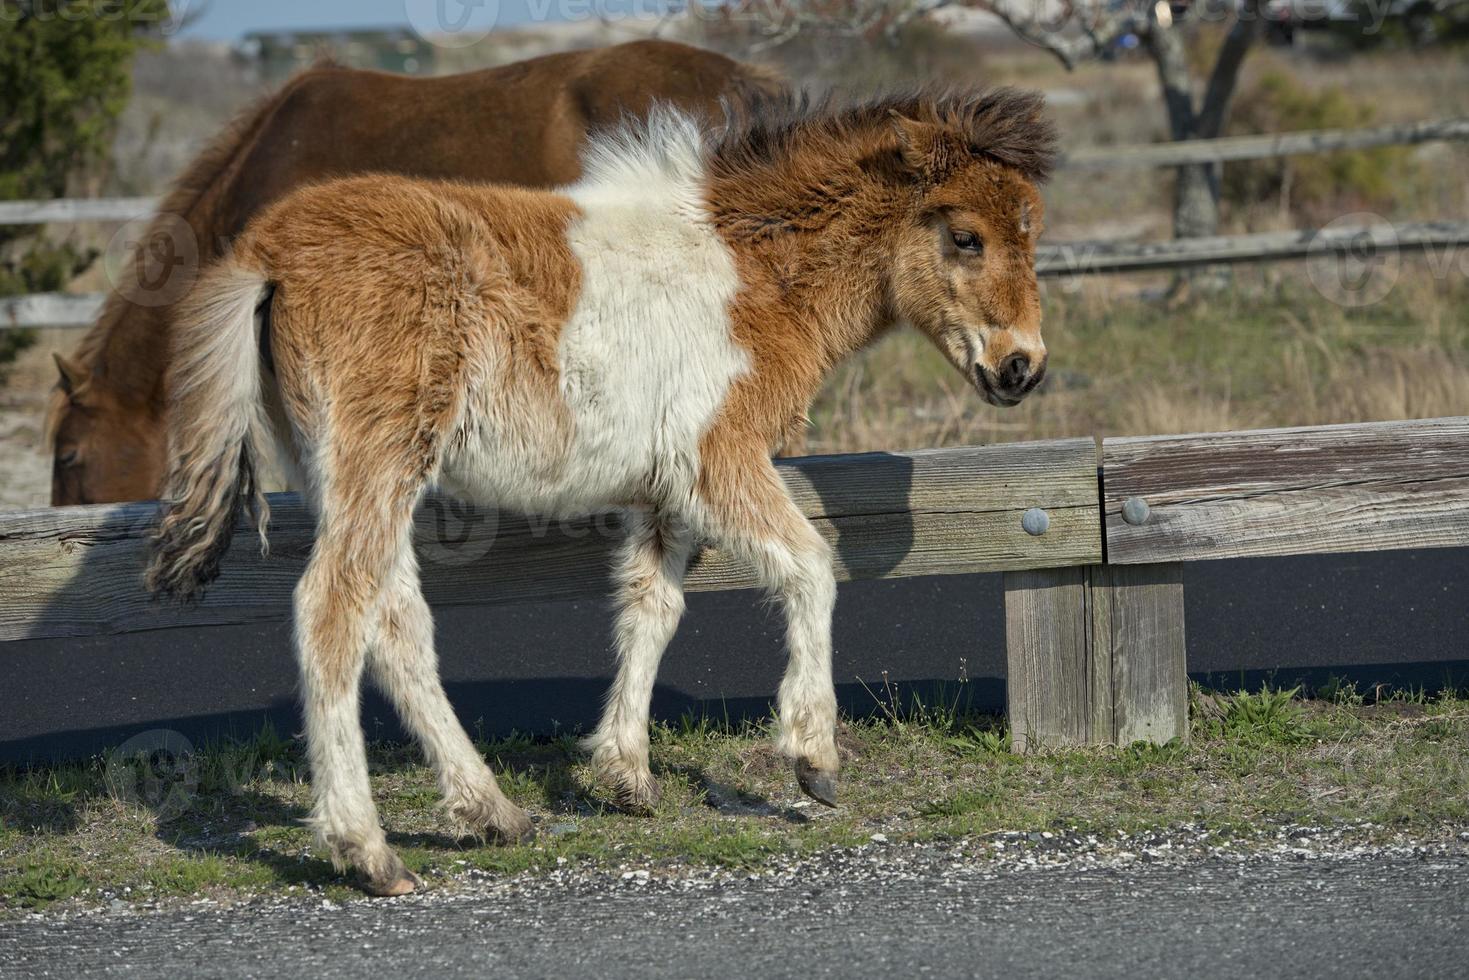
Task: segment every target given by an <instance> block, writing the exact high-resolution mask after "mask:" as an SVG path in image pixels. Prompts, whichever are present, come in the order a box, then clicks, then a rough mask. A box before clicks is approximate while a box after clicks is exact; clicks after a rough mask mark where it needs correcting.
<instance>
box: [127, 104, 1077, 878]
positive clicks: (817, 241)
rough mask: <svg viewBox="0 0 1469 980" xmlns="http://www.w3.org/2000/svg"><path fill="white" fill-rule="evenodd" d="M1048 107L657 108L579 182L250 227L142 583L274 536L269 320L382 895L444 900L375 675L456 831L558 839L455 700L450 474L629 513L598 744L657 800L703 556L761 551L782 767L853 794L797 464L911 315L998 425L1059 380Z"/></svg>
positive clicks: (338, 856)
mask: <svg viewBox="0 0 1469 980" xmlns="http://www.w3.org/2000/svg"><path fill="white" fill-rule="evenodd" d="M1041 108H1042V103H1041V99H1040V98H1039V97H1038V96H1036V95H1033V94H1027V93H1022V92H1017V91H1014V90H1008V89H1001V90H997V91H992V92H987V93H957V94H954V93H949V94H926V95H920V96H909V97H898V98H889V99H884V100H880V101H876V102H873V103H869V104H865V105H861V106H857V107H837V106H833V105H819V106H815V107H811V106H807V105H804V104H783V105H780V106H776V107H772V108H766V109H761V110H759V111H755V112H753V113H751V114H750V115H748V116H744V117H737V118H736V119H735V120H734V121H732V122H730V123H729V124H728V125H727V127H725V128H724V129H722V130H720V131H717V132H711V131H705V130H703V129H701V127H700V125H699V124H698V123H696V122H694V121H692V120H690V119H688V118H686V117H684V116H681V115H678V114H676V113H672V112H669V113H666V114H655V115H654V117H653V119H652V120H651V122H650V123H649V124H648V125H647V126H646V128H643V129H641V130H636V131H629V132H625V133H623V134H621V135H620V136H617V137H615V138H608V139H605V140H602V141H600V142H598V143H595V144H594V145H593V147H592V149H591V150H590V151H589V156H588V158H587V162H586V175H585V176H584V177H583V179H582V180H581V182H580V183H578V184H576V185H574V186H573V187H571V188H569V189H567V190H566V191H564V192H559V193H557V192H539V191H528V190H517V189H511V188H504V187H492V186H471V185H466V184H449V183H429V182H415V181H410V180H406V179H403V178H393V177H370V178H354V179H347V180H341V181H337V182H333V183H329V184H323V185H319V186H316V187H312V188H308V189H305V190H302V191H298V192H296V193H295V194H292V195H291V196H290V197H288V198H287V199H285V200H284V201H282V202H281V203H280V204H278V205H276V206H274V207H272V208H270V209H268V210H267V211H266V212H265V213H263V214H262V215H261V216H260V217H259V218H257V219H256V220H255V221H253V222H251V224H250V225H249V226H248V227H247V228H246V230H245V232H244V233H243V235H242V236H241V238H240V239H239V241H238V242H237V243H236V244H235V246H234V248H233V250H232V252H231V254H230V255H229V256H228V257H227V258H226V259H224V260H223V261H222V262H221V263H220V264H219V265H218V266H216V267H215V268H214V269H212V270H211V271H209V272H208V273H206V275H205V277H204V279H203V280H202V281H201V284H200V286H199V287H198V288H197V289H196V290H195V293H194V295H193V296H192V297H191V299H190V300H189V304H188V308H187V309H186V310H184V311H183V312H182V315H181V319H180V321H179V330H178V342H179V345H180V346H179V349H178V353H177V361H176V364H175V367H174V373H173V376H172V379H171V384H172V398H173V402H172V405H171V415H170V435H169V438H170V445H171V449H170V452H171V457H172V459H173V460H174V463H173V465H172V469H171V472H170V475H169V499H170V500H171V504H170V509H169V511H168V513H167V515H166V516H165V518H164V521H163V524H162V527H161V529H160V531H159V537H158V541H157V546H156V553H155V555H154V559H153V562H152V564H151V566H150V569H149V573H148V582H149V586H150V587H151V588H152V589H153V590H154V591H155V592H158V593H172V594H175V595H180V596H191V595H194V594H196V593H197V592H198V591H199V590H200V589H201V588H202V587H203V586H204V585H205V584H206V583H207V582H209V581H210V580H211V579H212V578H213V577H214V576H215V575H216V573H217V571H218V565H219V560H220V557H221V555H222V553H223V550H224V548H225V546H226V545H227V544H228V541H229V537H230V533H231V530H232V529H233V527H234V524H235V515H236V513H237V512H238V511H239V509H240V508H242V507H243V506H246V505H248V506H251V507H253V508H254V509H255V512H256V514H257V519H258V522H259V525H260V529H261V533H262V535H263V534H264V530H265V520H266V511H265V501H264V498H263V497H262V496H260V495H259V494H258V493H256V492H254V490H253V480H252V467H253V465H254V462H255V460H258V459H259V458H260V457H261V454H262V453H263V452H264V448H265V446H266V444H267V443H268V442H269V441H270V439H271V437H272V433H271V432H270V431H269V429H270V426H271V424H272V423H271V422H270V416H269V415H268V414H267V413H266V412H264V411H263V409H262V404H263V402H264V400H265V399H264V397H263V392H262V386H263V385H264V384H266V383H267V382H266V380H265V375H264V374H263V373H262V372H261V371H260V370H258V369H257V365H258V364H259V362H260V355H259V353H258V350H259V345H260V336H261V335H260V330H261V325H260V320H259V319H258V318H257V310H259V309H260V308H261V307H262V306H264V305H266V304H267V303H268V304H269V322H270V333H269V352H270V355H271V357H272V359H273V361H274V364H275V377H274V381H273V384H274V385H275V386H276V387H278V389H279V395H280V401H281V404H283V405H284V407H285V411H284V414H285V415H286V416H287V418H288V420H289V433H288V434H287V435H286V436H285V437H286V438H289V439H291V440H292V443H293V445H294V446H295V451H296V453H297V456H298V458H299V460H300V465H301V468H302V470H303V472H304V473H305V474H306V482H307V485H308V486H309V488H310V496H311V499H312V501H313V505H314V507H315V508H316V510H317V513H318V514H319V518H318V528H317V537H316V544H315V547H314V548H313V550H312V553H311V559H310V562H309V564H308V566H307V569H306V573H305V575H304V577H303V578H302V579H301V583H300V585H299V586H298V589H297V593H296V619H295V622H296V640H297V644H298V655H299V660H300V663H301V672H302V692H303V699H304V702H305V714H306V734H307V741H308V746H309V755H310V760H311V768H312V778H313V787H314V795H315V806H314V809H313V815H312V821H313V824H314V826H315V828H316V831H317V835H318V841H319V843H320V845H321V846H323V847H324V848H325V849H327V850H328V851H329V852H330V853H331V855H332V857H333V859H334V860H335V861H336V862H337V864H338V865H339V866H341V865H352V866H355V867H356V869H357V871H358V873H359V875H360V877H361V880H362V881H363V883H364V886H365V887H366V888H367V889H368V890H370V891H372V892H375V893H378V894H400V893H402V892H405V891H410V890H412V889H413V888H414V887H415V886H416V884H417V882H416V879H415V878H414V877H413V876H412V875H411V874H410V873H409V872H408V871H407V870H406V869H405V868H404V866H403V864H402V862H401V861H400V860H399V859H398V857H397V856H396V855H395V854H394V852H393V851H392V849H391V848H390V847H389V846H388V844H387V842H386V840H385V838H384V835H383V831H382V828H381V827H380V826H379V825H378V822H377V814H376V811H375V809H374V807H373V803H372V795H371V788H370V786H369V783H368V778H367V768H366V758H365V755H364V750H363V741H362V731H361V727H360V723H359V718H358V713H357V689H358V685H359V682H360V678H361V674H362V672H363V670H364V669H370V670H371V671H372V672H373V674H374V676H375V677H376V678H377V680H378V681H379V683H380V685H381V686H382V687H383V688H384V690H386V691H387V692H388V694H389V696H390V698H391V699H392V700H393V701H394V703H395V705H396V706H397V708H398V710H399V712H400V714H401V716H402V718H403V720H404V722H405V724H406V725H407V727H408V728H409V729H410V730H412V731H413V732H414V734H415V736H416V737H417V738H418V739H419V740H420V741H421V742H422V744H423V746H424V748H425V750H426V752H427V754H428V757H429V758H430V760H432V762H433V764H434V765H435V766H436V768H437V769H438V772H439V776H440V787H441V789H442V791H443V793H444V795H445V798H446V803H447V808H448V812H449V813H450V814H451V815H452V816H453V817H454V818H455V819H457V820H458V821H460V822H461V823H462V824H464V825H465V826H466V827H467V828H468V829H469V830H470V831H473V832H475V833H480V834H494V835H497V836H500V837H506V838H512V839H516V838H520V837H522V836H524V835H525V834H527V833H529V832H530V829H531V824H530V821H529V819H528V817H527V816H526V814H525V813H524V812H523V811H522V810H520V809H519V808H518V807H516V806H515V805H514V804H512V803H511V802H510V801H509V800H507V799H506V798H505V796H504V795H502V794H501V792H500V790H499V788H498V786H497V785H496V783H495V779H494V776H493V775H492V774H491V773H490V771H489V769H488V768H487V767H486V766H485V763H484V761H483V759H481V757H480V756H479V754H478V753H477V752H476V751H475V750H474V747H473V745H472V743H471V742H470V740H469V738H468V737H467V736H466V735H465V733H464V731H463V729H462V728H461V727H460V725H459V724H458V722H457V721H455V719H454V714H453V711H452V709H451V708H450V706H449V703H448V701H447V700H446V699H445V696H444V692H443V689H442V687H441V686H440V684H439V681H438V678H437V671H436V668H435V658H434V652H433V646H432V636H433V630H432V623H431V621H430V617H429V611H428V607H427V606H426V605H425V603H424V599H423V595H422V593H421V591H420V588H419V580H418V566H417V563H416V560H415V557H414V553H413V547H412V534H411V532H412V522H413V509H414V506H415V504H416V503H417V502H418V501H419V499H420V498H421V497H422V496H423V494H424V492H425V491H426V490H427V489H428V488H429V487H431V486H434V485H439V486H442V487H445V488H447V489H450V490H452V491H454V492H456V493H459V494H461V495H464V496H467V497H470V498H473V499H475V500H478V501H481V502H484V503H486V504H492V505H502V506H506V507H509V508H512V509H515V510H519V511H522V512H541V513H551V514H572V513H586V512H589V511H595V510H599V509H605V508H609V507H621V508H625V509H627V511H628V525H629V528H630V533H629V536H628V539H627V541H626V543H625V544H624V546H623V548H622V550H621V553H620V555H619V558H618V567H617V570H616V574H617V581H618V583H619V594H618V602H619V606H620V610H619V613H618V620H617V629H616V643H617V653H618V661H619V662H618V673H617V678H616V681H615V682H614V685H613V687H612V691H611V694H610V696H609V698H608V702H607V707H606V711H605V713H604V715H603V718H602V720H601V722H600V724H599V725H598V727H597V729H596V732H595V733H594V734H593V735H592V736H591V737H590V738H589V739H588V745H589V747H590V748H591V750H592V758H593V763H594V765H595V766H596V768H597V769H598V770H599V771H600V772H601V773H602V774H603V775H604V776H606V777H607V778H608V779H610V780H611V781H612V782H613V784H614V785H616V786H617V787H618V789H619V793H620V796H621V799H622V801H623V802H624V803H626V804H628V805H631V806H636V807H642V808H646V807H648V806H650V805H651V804H652V803H653V802H654V801H655V800H656V798H657V783H656V782H655V781H654V779H653V776H652V773H651V771H650V770H649V766H648V712H649V707H650V701H651V696H652V689H653V680H654V675H655V673H656V671H657V665H658V661H659V658H660V657H661V656H662V653H663V648H664V646H665V645H666V644H667V642H668V640H669V638H670V637H671V636H672V634H673V632H674V629H675V627H676V625H677V623H678V620H679V617H680V615H681V613H682V610H683V590H682V580H683V575H684V572H685V568H686V565H687V563H688V560H689V557H690V555H691V553H692V551H693V549H694V547H695V545H696V543H697V542H699V541H708V542H711V543H713V544H716V545H718V546H720V547H721V548H723V549H725V550H727V551H728V552H730V553H732V554H734V555H736V556H737V557H739V558H741V559H743V560H744V561H746V562H748V563H749V564H750V565H751V566H752V567H753V568H754V569H755V570H756V572H757V573H758V575H759V577H760V579H761V581H762V582H763V583H764V584H765V586H766V588H767V589H769V590H770V591H771V592H772V593H773V594H774V595H775V596H776V597H778V598H779V599H780V600H781V601H782V603H783V605H784V608H785V613H786V618H787V641H788V644H789V647H790V664H789V667H788V670H787V672H786V676H785V679H784V681H783V682H782V683H781V685H780V693H779V709H780V735H779V742H778V745H779V748H780V750H781V751H782V752H783V753H784V754H785V755H786V756H787V757H789V758H790V759H791V760H792V761H793V762H794V764H795V770H796V775H797V778H798V780H799V782H800V785H801V787H802V788H803V789H804V790H805V791H806V792H807V793H809V794H810V795H812V796H814V797H815V798H816V799H818V800H820V801H821V802H824V803H827V804H834V803H835V793H836V776H837V768H838V755H837V746H836V740H835V724H836V694H835V690H834V687H833V684H832V667H831V615H832V606H833V602H834V599H835V595H836V585H835V580H834V576H833V573H832V566H831V555H830V552H829V549H828V547H827V545H826V543H825V541H824V540H823V539H822V538H821V536H820V535H819V534H817V532H816V530H815V529H814V528H813V527H812V526H811V524H810V523H808V522H807V521H806V519H805V518H804V517H803V516H802V514H801V512H800V510H799V509H797V507H796V505H795V504H794V503H793V501H792V500H791V498H790V496H789V495H788V493H787V491H786V488H785V485H784V483H783V482H782V481H781V479H780V477H779V476H778V475H777V473H776V470H775V467H774V465H773V464H772V463H771V461H770V457H769V453H770V449H771V447H772V446H773V445H774V444H775V443H776V442H777V441H778V440H779V439H780V438H781V437H782V435H783V433H784V431H785V429H786V427H787V426H788V425H789V423H790V420H791V419H792V418H794V417H796V416H798V415H799V414H800V413H802V412H803V411H804V410H805V408H806V406H807V404H808V402H809V401H810V399H811V397H812V395H813V394H814V393H815V392H816V390H817V387H818V386H819V385H820V384H821V381H822V379H823V377H824V376H825V375H826V374H827V372H828V371H830V369H831V368H832V367H833V366H834V365H835V364H836V363H837V362H838V361H840V360H841V359H842V358H843V357H845V356H846V355H848V354H850V353H852V352H853V351H855V350H857V349H858V348H860V347H862V346H864V345H865V344H867V343H869V342H870V341H871V340H872V339H873V338H874V337H875V336H877V335H878V334H879V333H881V332H882V331H883V330H885V329H886V328H888V327H889V326H890V325H892V324H894V323H896V322H899V321H904V320H906V321H907V322H909V323H912V324H913V325H914V326H916V327H917V328H918V329H920V330H921V331H923V332H924V333H926V334H927V335H928V336H929V337H930V338H932V340H933V341H934V343H935V344H936V345H937V346H938V347H939V349H940V350H942V351H943V352H944V354H945V355H946V356H947V357H948V358H949V359H950V360H951V361H952V362H953V364H954V366H955V367H956V368H958V370H959V371H960V372H961V373H963V374H964V376H965V377H967V378H969V379H970V380H971V381H972V382H973V384H974V386H975V387H976V389H977V390H978V391H979V392H980V393H981V394H982V395H983V396H984V397H985V398H986V399H987V400H989V401H990V402H992V403H994V404H998V405H1011V404H1014V403H1015V402H1017V401H1018V400H1020V399H1021V398H1022V397H1024V396H1025V394H1026V393H1027V392H1029V391H1031V390H1032V389H1033V388H1034V387H1035V385H1036V384H1037V382H1038V381H1039V378H1040V376H1041V372H1042V371H1043V370H1044V367H1045V347H1044V345H1043V344H1042V342H1041V336H1040V303H1039V298H1038V290H1037V285H1036V277H1035V269H1034V261H1035V244H1036V236H1037V235H1038V234H1039V233H1040V229H1041V217H1042V215H1041V200H1040V196H1039V194H1038V192H1037V189H1036V185H1037V183H1038V182H1039V181H1040V180H1042V179H1043V178H1044V177H1045V176H1046V174H1047V172H1048V171H1049V169H1050V167H1051V163H1052V158H1053V155H1054V142H1055V140H1054V134H1053V130H1052V127H1051V126H1050V124H1049V123H1048V122H1047V121H1046V120H1045V119H1044V118H1043V116H1042V113H1041ZM490 560H493V555H491V556H490Z"/></svg>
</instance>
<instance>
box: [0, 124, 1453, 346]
mask: <svg viewBox="0 0 1469 980" xmlns="http://www.w3.org/2000/svg"><path fill="white" fill-rule="evenodd" d="M1464 139H1469V119H1441V120H1434V121H1430V122H1421V123H1407V124H1397V125H1388V126H1374V127H1370V128H1366V129H1352V130H1316V131H1311V132H1299V133H1274V134H1267V135H1263V136H1233V137H1224V138H1221V139H1211V140H1185V141H1180V142H1174V143H1149V144H1144V145H1139V146H1117V147H1102V148H1093V149H1088V150H1081V151H1078V152H1076V153H1073V154H1071V155H1070V156H1068V157H1066V158H1065V160H1064V161H1063V162H1062V166H1063V167H1066V168H1070V169H1076V170H1100V169H1111V168H1118V167H1167V166H1178V165H1181V164H1191V163H1211V162H1224V161H1231V160H1254V159H1262V158H1268V157H1279V156H1291V155H1296V154H1303V153H1324V152H1330V151H1334V150H1360V149H1365V148H1368V147H1374V146H1388V145H1406V144H1417V143H1427V142H1434V141H1442V140H1464ZM155 206H156V201H155V200H154V199H152V198H146V197H127V198H101V199H90V200H70V199H64V200H54V201H5V202H0V225H18V224H42V223H48V222H80V221H98V222H112V221H131V220H133V219H135V218H139V217H143V216H146V215H148V214H150V213H151V212H152V210H153V208H154V207H155ZM1461 245H1469V222H1454V221H1438V222H1424V223H1414V224H1406V225H1396V226H1394V225H1385V224H1384V225H1360V226H1353V227H1332V228H1328V229H1321V230H1300V231H1283V232H1266V233H1263V234H1257V235H1223V236H1217V237H1212V238H1193V239H1180V240H1175V241H1165V242H1146V243H1136V242H1071V243H1066V244H1061V245H1049V246H1043V247H1042V248H1041V249H1040V254H1039V255H1038V257H1037V269H1036V271H1037V272H1038V273H1039V274H1040V275H1042V276H1049V277H1061V276H1084V275H1098V274H1102V273H1116V272H1147V271H1157V270H1165V269H1176V268H1182V267H1186V266H1197V265H1216V264H1220V263H1231V262H1259V261H1264V260H1267V259H1294V258H1305V257H1309V256H1312V255H1331V254H1335V253H1341V252H1351V253H1355V254H1357V255H1361V254H1363V252H1364V250H1370V251H1369V252H1368V253H1367V254H1381V253H1382V252H1385V251H1393V250H1416V251H1422V250H1425V249H1426V250H1433V249H1447V248H1455V247H1458V246H1461ZM102 300H103V296H102V295H101V294H96V293H92V294H86V295H69V294H61V293H45V294H35V295H30V296H17V297H11V298H9V299H0V330H4V329H7V328H11V329H14V328H20V327H80V326H86V325H88V324H90V323H92V321H94V320H95V319H96V316H97V312H98V311H99V310H100V309H101V305H102Z"/></svg>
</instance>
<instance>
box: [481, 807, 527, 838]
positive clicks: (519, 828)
mask: <svg viewBox="0 0 1469 980" xmlns="http://www.w3.org/2000/svg"><path fill="white" fill-rule="evenodd" d="M490 836H491V837H493V838H494V839H495V841H496V842H498V843H500V844H529V843H530V842H531V841H533V840H535V839H536V825H535V824H533V823H531V819H530V814H528V813H526V812H525V811H524V810H522V809H520V808H519V807H516V809H515V812H514V813H513V814H511V815H510V816H509V817H502V818H501V819H500V820H499V821H497V822H496V823H495V824H493V825H492V826H491V827H490Z"/></svg>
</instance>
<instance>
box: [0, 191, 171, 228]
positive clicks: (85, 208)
mask: <svg viewBox="0 0 1469 980" xmlns="http://www.w3.org/2000/svg"><path fill="white" fill-rule="evenodd" d="M157 207H158V200H157V199H156V198H152V197H97V198H71V197H68V198H56V199H55V200H50V201H0V225H42V224H48V223H50V222H64V221H131V220H133V219H134V218H141V217H144V216H146V215H149V214H152V213H153V211H154V210H155V209H156V208H157Z"/></svg>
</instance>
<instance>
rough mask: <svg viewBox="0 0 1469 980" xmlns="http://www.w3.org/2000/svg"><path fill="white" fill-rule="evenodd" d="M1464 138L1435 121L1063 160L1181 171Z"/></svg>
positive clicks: (1454, 124)
mask: <svg viewBox="0 0 1469 980" xmlns="http://www.w3.org/2000/svg"><path fill="white" fill-rule="evenodd" d="M1463 139H1469V119H1436V120H1429V121H1427V122H1417V123H1390V124H1388V125H1385V126H1369V127H1366V128H1364V129H1318V130H1308V131H1304V132H1298V133H1264V134H1261V135H1259V136H1225V137H1221V138H1218V139H1208V140H1179V141H1177V142H1173V143H1146V144H1142V145H1134V146H1107V147H1089V148H1087V149H1083V150H1078V151H1076V152H1075V153H1070V154H1067V156H1066V157H1065V159H1063V160H1062V161H1061V167H1062V168H1063V169H1067V170H1105V169H1113V168H1118V167H1176V166H1181V165H1185V164H1190V163H1215V162H1227V161H1230V160H1260V159H1264V158H1267V157H1283V156H1293V155H1296V154H1301V153H1321V152H1325V151H1329V150H1365V149H1368V148H1370V147H1374V146H1408V145H1412V144H1415V143H1429V142H1434V141H1437V140H1463Z"/></svg>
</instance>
